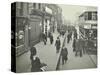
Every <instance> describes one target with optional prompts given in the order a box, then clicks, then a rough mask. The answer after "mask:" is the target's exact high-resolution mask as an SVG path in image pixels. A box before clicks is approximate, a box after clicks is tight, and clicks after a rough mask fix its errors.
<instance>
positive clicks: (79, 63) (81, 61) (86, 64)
mask: <svg viewBox="0 0 100 75" xmlns="http://www.w3.org/2000/svg"><path fill="white" fill-rule="evenodd" d="M66 40H67V39H66ZM72 43H73V40H71V41H70V43H69V44H67V42H66V47H67V49H68V61H67V62H66V63H65V64H64V65H62V62H60V67H59V68H60V70H70V69H85V68H96V65H95V64H94V62H93V61H92V60H91V58H90V56H89V55H88V54H85V55H83V56H82V57H80V56H77V57H75V53H74V52H73V48H72ZM95 61H97V58H95Z"/></svg>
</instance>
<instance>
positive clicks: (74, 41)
mask: <svg viewBox="0 0 100 75" xmlns="http://www.w3.org/2000/svg"><path fill="white" fill-rule="evenodd" d="M75 44H76V39H75V38H73V52H75Z"/></svg>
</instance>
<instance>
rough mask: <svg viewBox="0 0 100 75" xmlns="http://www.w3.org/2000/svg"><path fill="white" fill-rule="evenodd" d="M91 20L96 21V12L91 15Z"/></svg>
mask: <svg viewBox="0 0 100 75" xmlns="http://www.w3.org/2000/svg"><path fill="white" fill-rule="evenodd" d="M92 20H97V12H93V13H92Z"/></svg>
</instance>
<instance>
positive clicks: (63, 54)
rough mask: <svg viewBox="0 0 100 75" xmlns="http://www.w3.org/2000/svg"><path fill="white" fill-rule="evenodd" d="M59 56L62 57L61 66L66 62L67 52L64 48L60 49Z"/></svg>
mask: <svg viewBox="0 0 100 75" xmlns="http://www.w3.org/2000/svg"><path fill="white" fill-rule="evenodd" d="M61 56H62V65H63V64H64V63H66V61H67V60H68V51H67V48H66V47H65V46H64V47H63V48H62V51H61Z"/></svg>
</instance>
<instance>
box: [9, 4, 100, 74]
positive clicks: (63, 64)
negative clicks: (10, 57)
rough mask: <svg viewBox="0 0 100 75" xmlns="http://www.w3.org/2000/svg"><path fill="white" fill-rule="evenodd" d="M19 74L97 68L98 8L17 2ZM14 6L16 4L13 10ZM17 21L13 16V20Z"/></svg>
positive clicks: (16, 34) (17, 68)
mask: <svg viewBox="0 0 100 75" xmlns="http://www.w3.org/2000/svg"><path fill="white" fill-rule="evenodd" d="M15 5H16V25H13V27H16V31H15V32H14V31H13V30H12V31H11V32H12V33H11V34H12V36H11V37H12V41H13V37H14V35H15V38H16V44H15V46H14V45H13V44H12V47H14V48H15V49H16V51H15V54H16V72H18V73H22V72H44V71H59V70H73V69H90V68H97V25H98V24H97V23H98V22H97V21H98V18H97V7H94V6H79V5H64V4H45V3H24V2H16V3H15ZM13 7H14V5H12V11H14V9H13ZM11 18H12V19H13V15H12V17H11Z"/></svg>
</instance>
